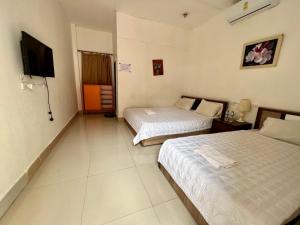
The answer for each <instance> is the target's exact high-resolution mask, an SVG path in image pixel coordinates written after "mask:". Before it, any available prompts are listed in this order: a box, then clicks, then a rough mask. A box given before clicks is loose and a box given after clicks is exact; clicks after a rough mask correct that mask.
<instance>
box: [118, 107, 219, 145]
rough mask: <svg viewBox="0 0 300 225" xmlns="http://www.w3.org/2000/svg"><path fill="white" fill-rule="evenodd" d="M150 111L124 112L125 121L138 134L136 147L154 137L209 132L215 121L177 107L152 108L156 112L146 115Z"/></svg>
mask: <svg viewBox="0 0 300 225" xmlns="http://www.w3.org/2000/svg"><path fill="white" fill-rule="evenodd" d="M148 109H149V108H127V109H126V110H125V111H124V118H125V120H126V121H127V123H129V125H130V126H131V127H132V128H133V129H134V130H135V132H136V136H135V137H134V139H133V143H134V144H135V145H136V144H138V143H139V142H141V141H143V140H146V139H149V138H153V137H161V136H166V135H174V134H183V133H191V132H196V131H202V130H208V129H210V128H211V125H212V121H213V117H207V116H203V115H200V114H198V113H196V112H194V111H186V110H184V109H179V108H177V107H161V108H151V111H153V112H155V113H154V114H152V115H148V114H147V113H146V111H147V110H148ZM145 110H146V111H145Z"/></svg>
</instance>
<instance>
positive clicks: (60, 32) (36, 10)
mask: <svg viewBox="0 0 300 225" xmlns="http://www.w3.org/2000/svg"><path fill="white" fill-rule="evenodd" d="M21 30H25V31H27V32H28V33H30V34H31V35H33V36H35V37H36V38H37V39H39V40H40V41H42V42H43V43H45V44H47V45H48V46H50V47H51V48H52V49H53V54H54V66H55V76H56V77H55V78H54V79H53V78H49V79H48V84H49V89H50V95H51V97H50V98H51V105H52V109H53V115H54V118H55V120H54V121H53V122H50V121H49V120H48V109H47V98H46V91H45V89H43V88H42V87H36V88H35V89H34V90H33V91H28V90H27V91H22V90H21V89H20V75H21V74H22V73H23V67H22V61H21V52H20V38H21ZM0 33H1V35H0V49H1V51H0V178H1V179H0V203H1V199H2V198H3V197H4V196H5V195H6V193H7V192H8V191H9V189H10V188H11V187H12V186H13V185H14V184H15V183H16V182H17V180H18V179H19V178H20V177H21V176H22V175H23V174H24V173H25V171H26V170H27V168H28V167H29V166H30V165H31V163H32V162H33V161H34V160H35V159H36V158H37V157H38V156H39V154H40V153H41V152H42V151H43V150H44V149H45V148H46V146H47V145H48V144H49V143H50V142H51V141H52V140H53V138H54V137H55V136H56V135H57V134H58V133H59V132H60V131H61V129H62V128H63V127H64V126H65V125H66V123H67V122H68V121H69V120H70V119H71V118H72V116H73V115H74V114H75V113H76V112H77V107H76V95H75V85H74V71H73V61H72V54H71V53H72V47H71V35H70V25H69V22H68V20H67V18H66V17H65V16H64V13H63V11H62V9H61V7H60V4H59V3H58V2H57V1H55V0H53V1H46V0H26V1H23V0H10V1H1V8H0ZM26 79H27V80H30V79H28V78H26ZM30 81H33V82H43V80H42V79H41V78H38V77H34V78H33V80H30ZM0 216H1V215H0Z"/></svg>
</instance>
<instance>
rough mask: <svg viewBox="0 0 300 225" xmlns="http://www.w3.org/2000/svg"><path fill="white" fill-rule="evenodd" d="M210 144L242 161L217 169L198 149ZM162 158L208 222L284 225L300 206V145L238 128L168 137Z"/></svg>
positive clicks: (239, 224)
mask: <svg viewBox="0 0 300 225" xmlns="http://www.w3.org/2000/svg"><path fill="white" fill-rule="evenodd" d="M202 145H209V146H212V147H213V148H215V149H217V150H218V151H219V152H220V153H222V154H224V155H225V156H227V157H229V158H231V159H234V160H236V161H237V162H238V165H236V166H233V167H231V168H227V169H216V168H215V167H213V166H211V164H209V163H208V162H207V161H206V160H205V159H204V158H203V157H201V156H200V155H199V154H198V153H196V152H194V150H196V149H199V147H200V146H202ZM158 162H159V163H160V164H161V165H162V166H163V167H164V169H165V170H166V171H167V172H168V173H169V175H170V176H171V177H172V178H173V180H174V181H175V182H176V184H177V185H178V186H179V187H180V188H181V190H182V191H183V192H184V194H185V195H186V197H187V198H188V199H189V200H190V201H191V202H192V203H193V205H194V206H195V207H196V208H197V209H198V211H199V212H200V214H201V215H202V217H203V218H204V219H205V221H206V222H207V223H208V224H209V225H280V224H285V223H286V222H287V221H288V219H290V218H291V216H292V214H293V213H295V214H297V213H299V207H300V147H299V146H297V145H294V144H289V143H286V142H282V141H279V140H275V139H272V138H268V137H265V136H262V135H260V134H259V133H258V132H254V131H235V132H227V133H218V134H209V135H201V136H193V137H185V138H178V139H172V140H167V141H166V142H165V143H164V144H163V146H162V147H161V150H160V153H159V159H158Z"/></svg>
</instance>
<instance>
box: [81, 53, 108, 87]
mask: <svg viewBox="0 0 300 225" xmlns="http://www.w3.org/2000/svg"><path fill="white" fill-rule="evenodd" d="M111 78H112V65H111V59H110V56H109V55H103V54H98V53H95V54H94V53H84V52H83V53H82V83H83V84H100V85H111V84H112V79H111Z"/></svg>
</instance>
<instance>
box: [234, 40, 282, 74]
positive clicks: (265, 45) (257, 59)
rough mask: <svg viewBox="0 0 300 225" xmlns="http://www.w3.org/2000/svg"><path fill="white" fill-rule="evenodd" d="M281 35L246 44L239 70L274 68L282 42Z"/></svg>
mask: <svg viewBox="0 0 300 225" xmlns="http://www.w3.org/2000/svg"><path fill="white" fill-rule="evenodd" d="M283 37H284V36H283V34H280V35H276V36H272V37H268V38H264V39H260V40H256V41H252V42H249V43H246V44H245V45H244V48H243V56H242V60H241V67H240V68H241V69H249V68H260V67H272V66H276V65H277V62H278V57H279V53H280V48H281V45H282V42H283Z"/></svg>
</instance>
